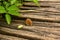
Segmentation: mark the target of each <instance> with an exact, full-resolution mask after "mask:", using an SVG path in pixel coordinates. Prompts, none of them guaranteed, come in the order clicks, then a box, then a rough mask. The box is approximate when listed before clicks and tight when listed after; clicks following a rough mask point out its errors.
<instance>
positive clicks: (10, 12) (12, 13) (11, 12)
mask: <svg viewBox="0 0 60 40" xmlns="http://www.w3.org/2000/svg"><path fill="white" fill-rule="evenodd" d="M8 13H9V14H11V15H14V16H19V15H20V13H18V12H17V11H14V10H10V11H8Z"/></svg>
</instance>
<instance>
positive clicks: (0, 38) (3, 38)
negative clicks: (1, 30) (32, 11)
mask: <svg viewBox="0 0 60 40" xmlns="http://www.w3.org/2000/svg"><path fill="white" fill-rule="evenodd" d="M0 40H27V39H24V38H18V37H14V36H8V35H2V34H0Z"/></svg>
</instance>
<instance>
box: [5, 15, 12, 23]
mask: <svg viewBox="0 0 60 40" xmlns="http://www.w3.org/2000/svg"><path fill="white" fill-rule="evenodd" d="M5 18H6V21H7V23H8V24H10V23H11V16H10V15H9V14H5Z"/></svg>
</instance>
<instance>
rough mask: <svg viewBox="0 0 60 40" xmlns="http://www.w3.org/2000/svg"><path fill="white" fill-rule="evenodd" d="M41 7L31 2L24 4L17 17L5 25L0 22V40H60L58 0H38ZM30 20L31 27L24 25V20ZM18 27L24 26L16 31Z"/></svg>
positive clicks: (59, 8) (2, 21)
mask: <svg viewBox="0 0 60 40" xmlns="http://www.w3.org/2000/svg"><path fill="white" fill-rule="evenodd" d="M39 4H40V6H41V7H37V6H36V5H35V4H34V3H32V2H24V6H22V7H21V8H20V9H22V10H20V11H19V12H21V14H20V16H19V17H13V20H12V23H11V24H10V25H7V24H6V22H5V21H4V20H0V21H1V22H0V39H1V40H2V39H3V40H4V39H6V40H60V0H45V1H44V0H41V1H40V0H39ZM26 18H31V19H32V21H33V25H32V26H27V25H25V19H26ZM14 19H15V20H14ZM18 25H24V27H23V28H22V29H18V28H17V27H18Z"/></svg>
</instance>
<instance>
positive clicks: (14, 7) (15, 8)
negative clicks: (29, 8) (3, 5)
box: [8, 5, 19, 10]
mask: <svg viewBox="0 0 60 40" xmlns="http://www.w3.org/2000/svg"><path fill="white" fill-rule="evenodd" d="M8 10H19V8H18V7H17V6H16V5H12V6H10V7H9V8H8Z"/></svg>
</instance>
